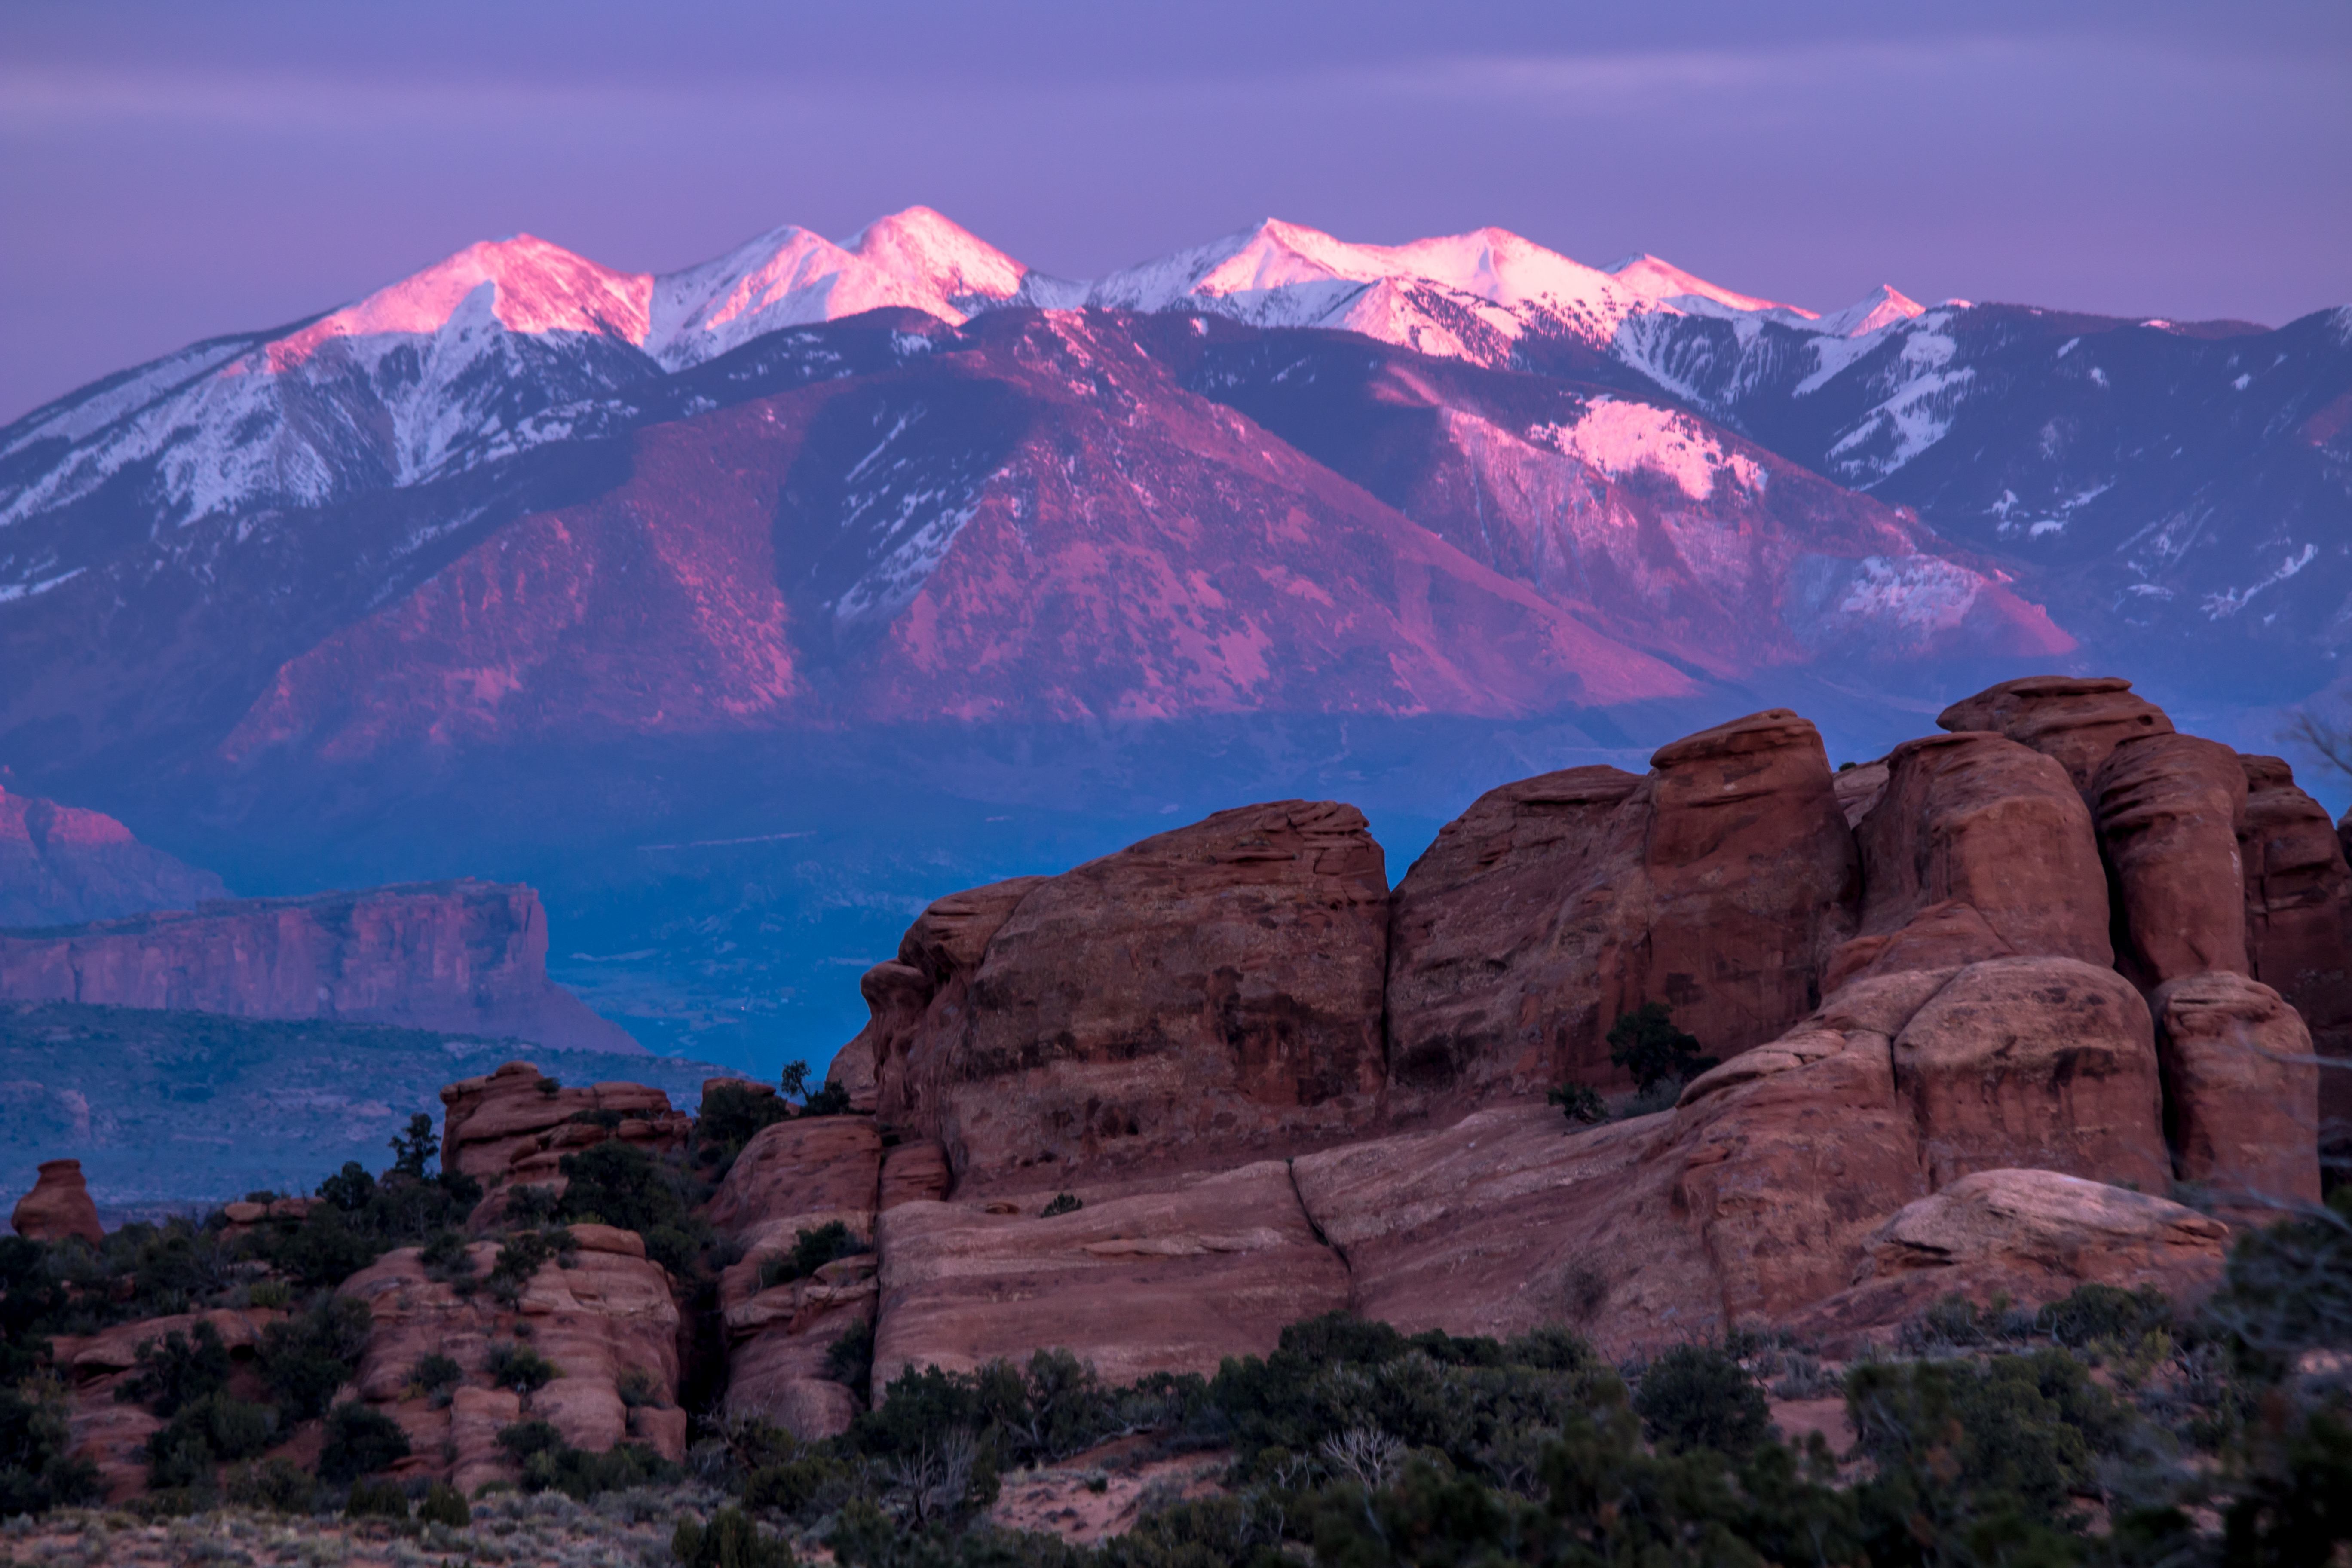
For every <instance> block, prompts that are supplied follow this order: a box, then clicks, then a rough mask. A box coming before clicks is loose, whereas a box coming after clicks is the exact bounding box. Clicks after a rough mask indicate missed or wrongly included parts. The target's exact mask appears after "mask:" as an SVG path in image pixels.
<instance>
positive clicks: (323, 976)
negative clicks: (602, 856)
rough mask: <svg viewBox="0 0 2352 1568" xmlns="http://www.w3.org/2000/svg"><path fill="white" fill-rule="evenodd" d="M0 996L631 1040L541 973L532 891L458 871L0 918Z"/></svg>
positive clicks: (589, 1043)
mask: <svg viewBox="0 0 2352 1568" xmlns="http://www.w3.org/2000/svg"><path fill="white" fill-rule="evenodd" d="M0 1001H12V1002H83V1003H100V1004H105V1005H112V1006H119V1007H157V1008H190V1009H194V1010H196V1011H199V1012H205V1013H226V1014H230V1015H232V1016H236V1017H241V1018H339V1019H346V1020H351V1021H354V1022H361V1023H371V1024H393V1025H398V1026H402V1027H404V1028H412V1029H438V1030H444V1031H446V1032H448V1033H451V1034H469V1035H484V1036H488V1037H492V1038H497V1037H507V1036H511V1037H517V1038H520V1039H525V1040H530V1041H531V1042H532V1043H533V1044H536V1045H541V1046H547V1047H553V1048H555V1049H559V1050H562V1049H581V1050H603V1051H629V1052H635V1051H638V1050H641V1049H642V1048H643V1047H640V1046H638V1044H637V1043H636V1042H635V1040H633V1039H631V1038H630V1037H629V1036H628V1034H627V1033H626V1031H625V1030H623V1029H622V1028H621V1027H620V1026H618V1025H615V1024H612V1023H608V1022H606V1021H605V1020H604V1019H603V1018H600V1017H598V1016H596V1015H595V1014H594V1013H593V1012H591V1011H590V1010H589V1008H588V1006H587V1005H586V1004H585V1003H583V1002H582V1001H581V1000H580V999H579V998H578V997H577V996H574V995H572V994H571V993H570V992H568V991H566V990H564V989H563V988H562V987H561V986H559V985H557V984H555V983H554V982H553V981H551V980H550V979H548V977H547V910H546V909H545V907H544V906H542V905H541V903H540V901H539V895H538V894H537V893H536V892H534V891H532V890H531V889H529V888H526V887H521V886H519V885H512V884H500V883H493V882H479V881H475V880H473V879H470V878H469V879H461V880H457V881H450V882H414V883H406V884H402V885H399V886H394V887H388V888H372V889H365V890H363V891H361V892H339V893H319V894H314V895H312V896H310V897H307V898H299V899H241V900H233V901H228V902H220V903H210V904H206V905H205V906H204V907H203V908H201V909H198V910H193V911H165V912H162V913H156V914H146V915H133V916H131V917H128V918H125V919H121V920H113V921H99V922H96V923H93V924H88V925H80V926H72V927H67V928H62V929H58V930H49V931H18V932H0Z"/></svg>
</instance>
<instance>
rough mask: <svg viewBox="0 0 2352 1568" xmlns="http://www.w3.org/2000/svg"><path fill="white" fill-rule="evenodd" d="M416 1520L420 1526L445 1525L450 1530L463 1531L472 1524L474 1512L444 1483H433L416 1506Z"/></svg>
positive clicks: (456, 1492) (455, 1491)
mask: <svg viewBox="0 0 2352 1568" xmlns="http://www.w3.org/2000/svg"><path fill="white" fill-rule="evenodd" d="M416 1518H417V1521H418V1522H419V1523H421V1524H446V1525H447V1526H448V1527H449V1528H450V1529H452V1530H463V1529H465V1528H466V1527H467V1525H469V1524H471V1523H473V1522H474V1510H472V1509H470V1508H468V1507H467V1506H466V1500H465V1498H463V1497H462V1496H460V1495H459V1494H458V1491H457V1488H455V1487H453V1486H451V1485H449V1484H448V1483H447V1482H446V1481H435V1482H434V1483H433V1484H432V1485H431V1486H429V1487H427V1488H425V1496H424V1497H423V1498H422V1499H421V1500H418V1502H417V1504H416Z"/></svg>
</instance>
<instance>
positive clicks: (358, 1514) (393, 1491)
mask: <svg viewBox="0 0 2352 1568" xmlns="http://www.w3.org/2000/svg"><path fill="white" fill-rule="evenodd" d="M343 1513H344V1516H345V1517H346V1518H350V1519H406V1518H407V1517H408V1493H407V1492H406V1491H405V1490H404V1489H403V1488H402V1487H401V1484H400V1483H399V1482H398V1481H359V1482H355V1483H353V1485H352V1495H351V1500H349V1501H348V1502H346V1503H344V1504H343Z"/></svg>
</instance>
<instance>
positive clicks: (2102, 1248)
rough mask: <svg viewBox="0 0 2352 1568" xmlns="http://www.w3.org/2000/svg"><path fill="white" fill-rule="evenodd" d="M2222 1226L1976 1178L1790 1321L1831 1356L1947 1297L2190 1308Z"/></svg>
mask: <svg viewBox="0 0 2352 1568" xmlns="http://www.w3.org/2000/svg"><path fill="white" fill-rule="evenodd" d="M2229 1236H2230V1227H2229V1226H2226V1225H2224V1224H2223V1223H2221V1221H2220V1220H2217V1219H2214V1218H2212V1217H2211V1216H2210V1215H2201V1214H2199V1213H2198V1212H2197V1211H2196V1210H2194V1209H2189V1208H2184V1207H2182V1206H2181V1205H2179V1204H2176V1203H2172V1202H2169V1201H2168V1200H2166V1199H2163V1198H2158V1197H2151V1196H2149V1195H2147V1194H2144V1193H2135V1192H2130V1191H2127V1190H2126V1189H2124V1188H2121V1187H2115V1186H2109V1185H2107V1184H2105V1183H2101V1182H2093V1181H2086V1180H2084V1179H2083V1178H2082V1177H2079V1176H2068V1175H2063V1174H2061V1173H2057V1172H2054V1171H2040V1170H1997V1171H1979V1172H1976V1173H1973V1174H1970V1175H1967V1176H1963V1177H1961V1178H1960V1179H1959V1180H1958V1181H1957V1182H1954V1183H1953V1184H1951V1185H1950V1186H1948V1187H1946V1188H1944V1189H1943V1190H1942V1191H1941V1192H1938V1193H1937V1194H1935V1195H1934V1196H1932V1197H1927V1198H1922V1199H1920V1200H1919V1201H1917V1202H1916V1203H1913V1204H1909V1205H1906V1206H1905V1207H1904V1208H1902V1209H1901V1210H1899V1211H1897V1212H1896V1213H1895V1215H1891V1216H1890V1217H1889V1218H1888V1219H1887V1221H1886V1223H1885V1225H1883V1226H1880V1227H1879V1228H1878V1229H1877V1231H1876V1232H1875V1233H1874V1235H1873V1236H1872V1237H1871V1238H1870V1243H1869V1256H1868V1258H1867V1259H1866V1260H1865V1261H1864V1264H1863V1266H1862V1268H1861V1270H1860V1273H1861V1279H1860V1280H1859V1281H1858V1282H1857V1283H1856V1284H1855V1285H1854V1286H1853V1289H1848V1290H1843V1291H1841V1292H1839V1293H1838V1294H1836V1295H1833V1296H1830V1297H1827V1298H1825V1299H1824V1300H1821V1301H1819V1302H1817V1303H1815V1304H1814V1305H1813V1306H1811V1308H1809V1309H1808V1310H1805V1311H1803V1312H1801V1313H1798V1314H1796V1315H1795V1316H1793V1317H1792V1318H1791V1319H1790V1329H1791V1330H1792V1331H1794V1332H1796V1333H1798V1334H1801V1335H1804V1336H1806V1337H1809V1338H1819V1339H1821V1340H1822V1341H1823V1342H1825V1343H1826V1344H1827V1346H1828V1347H1829V1348H1830V1349H1831V1350H1832V1351H1833V1352H1835V1351H1840V1350H1843V1349H1846V1348H1850V1347H1851V1346H1852V1345H1853V1342H1855V1341H1857V1340H1859V1339H1862V1338H1864V1337H1867V1336H1868V1333H1869V1331H1873V1330H1884V1329H1885V1328H1888V1327H1891V1326H1892V1325H1894V1324H1896V1323H1900V1322H1902V1321H1906V1320H1907V1319H1909V1318H1912V1317H1914V1316H1916V1314H1917V1313H1918V1312H1919V1311H1920V1310H1923V1309H1925V1308H1926V1307H1927V1306H1928V1305H1930V1304H1932V1303H1933V1302H1935V1301H1937V1300H1941V1299H1943V1298H1944V1297H1946V1296H1948V1295H1959V1296H1963V1297H1966V1298H1968V1299H1969V1300H1972V1301H1974V1302H1976V1303H1977V1304H1978V1305H1979V1306H1984V1305H1988V1304H1990V1303H1991V1302H1992V1301H1993V1300H1994V1299H1995V1298H1996V1297H2000V1296H2005V1297H2007V1298H2008V1299H2009V1300H2011V1301H2012V1302H2022V1303H2034V1302H2042V1301H2051V1300H2057V1299H2058V1298H2060V1297H2062V1296H2064V1295H2065V1294H2067V1293H2068V1292H2069V1291H2071V1290H2073V1289H2075V1288H2076V1287H2077V1286H2079V1285H2084V1284H2096V1285H2113V1286H2116V1287H2118V1288H2120V1289H2137V1288H2138V1287H2140V1286H2142V1285H2153V1286H2155V1287H2157V1288H2158V1289H2161V1290H2163V1291H2165V1292H2166V1293H2167V1294H2168V1295H2171V1296H2174V1297H2176V1298H2182V1299H2187V1300H2195V1299H2196V1298H2198V1297H2200V1296H2201V1295H2203V1294H2204V1293H2205V1292H2207V1291H2209V1290H2210V1289H2212V1287H2213V1286H2214V1284H2215V1283H2216V1282H2217V1281H2218V1280H2219V1279H2220V1278H2221V1268H2222V1264H2223V1261H2224V1259H2225V1258H2226V1257H2227V1254H2228V1250H2229Z"/></svg>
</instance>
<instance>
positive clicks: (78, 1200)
mask: <svg viewBox="0 0 2352 1568" xmlns="http://www.w3.org/2000/svg"><path fill="white" fill-rule="evenodd" d="M8 1223H9V1225H10V1226H14V1227H15V1229H16V1234H17V1235H18V1236H21V1237H25V1238H26V1239H27V1240H30V1241H63V1240H64V1239H65V1238H66V1237H69V1236H73V1237H80V1238H81V1239H82V1240H84V1241H87V1242H89V1244H90V1245H91V1246H92V1247H96V1246H99V1245H100V1243H102V1242H104V1241H105V1240H106V1227H105V1226H101V1225H100V1224H99V1223H98V1205H96V1204H95V1203H92V1202H91V1201H90V1196H89V1184H87V1183H85V1182H84V1181H83V1180H82V1179H81V1162H80V1161H79V1160H44V1161H42V1162H41V1167H40V1174H39V1176H37V1178H36V1179H35V1180H34V1182H33V1190H32V1191H31V1192H29V1193H26V1194H25V1195H24V1196H23V1197H21V1198H18V1199H17V1200H16V1210H15V1212H13V1213H12V1214H10V1215H9V1216H8Z"/></svg>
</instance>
